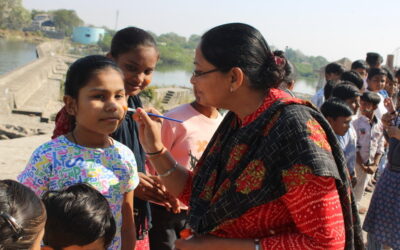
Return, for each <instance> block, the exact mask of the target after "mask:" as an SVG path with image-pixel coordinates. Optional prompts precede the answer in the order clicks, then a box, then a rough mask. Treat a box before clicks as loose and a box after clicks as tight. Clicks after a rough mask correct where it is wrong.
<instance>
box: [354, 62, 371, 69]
mask: <svg viewBox="0 0 400 250" xmlns="http://www.w3.org/2000/svg"><path fill="white" fill-rule="evenodd" d="M351 69H352V70H355V69H368V65H367V64H366V63H365V61H364V60H357V61H354V62H353V63H352V64H351Z"/></svg>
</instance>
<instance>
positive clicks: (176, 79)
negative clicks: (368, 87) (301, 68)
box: [152, 69, 317, 95]
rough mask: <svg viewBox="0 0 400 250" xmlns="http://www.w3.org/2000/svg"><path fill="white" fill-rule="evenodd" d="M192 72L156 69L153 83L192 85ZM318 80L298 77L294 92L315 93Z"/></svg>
mask: <svg viewBox="0 0 400 250" xmlns="http://www.w3.org/2000/svg"><path fill="white" fill-rule="evenodd" d="M191 75H192V74H191V72H187V71H184V70H179V69H177V70H171V71H166V72H159V71H155V72H154V76H153V82H152V85H154V86H171V85H174V86H182V87H189V88H190V87H191V84H190V77H191ZM316 86H317V80H307V79H297V80H296V83H295V85H294V92H299V93H304V94H309V95H314V94H315V88H316Z"/></svg>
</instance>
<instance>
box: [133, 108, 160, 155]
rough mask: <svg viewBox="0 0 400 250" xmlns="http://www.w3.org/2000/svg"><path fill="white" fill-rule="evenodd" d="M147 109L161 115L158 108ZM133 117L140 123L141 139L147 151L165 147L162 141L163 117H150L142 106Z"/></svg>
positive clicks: (155, 150)
mask: <svg viewBox="0 0 400 250" xmlns="http://www.w3.org/2000/svg"><path fill="white" fill-rule="evenodd" d="M147 111H148V112H151V113H154V114H160V115H161V113H160V112H158V111H157V110H156V109H148V110H147ZM133 119H134V120H135V121H136V122H137V123H138V124H139V139H140V143H141V144H142V146H143V148H144V150H145V151H146V152H147V153H149V152H158V151H160V150H162V149H163V147H164V145H163V143H162V141H161V123H162V119H161V118H158V117H151V118H150V117H149V116H148V115H147V113H146V112H145V111H144V110H143V109H141V108H138V109H136V113H135V114H133Z"/></svg>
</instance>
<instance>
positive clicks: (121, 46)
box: [0, 27, 400, 250]
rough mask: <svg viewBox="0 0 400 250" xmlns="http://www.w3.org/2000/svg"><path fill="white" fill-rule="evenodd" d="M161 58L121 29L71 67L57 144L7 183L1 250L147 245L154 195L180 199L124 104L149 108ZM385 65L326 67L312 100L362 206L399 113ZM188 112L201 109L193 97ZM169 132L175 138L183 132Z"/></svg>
mask: <svg viewBox="0 0 400 250" xmlns="http://www.w3.org/2000/svg"><path fill="white" fill-rule="evenodd" d="M370 55H371V54H370ZM277 56H280V55H279V54H278V55H277ZM372 56H374V55H372ZM158 58H159V53H158V50H157V47H156V43H155V41H154V39H153V38H152V37H151V35H150V34H148V33H147V32H145V31H143V30H141V29H138V28H133V27H130V28H126V29H123V30H121V31H119V32H117V33H116V35H115V36H114V38H113V41H112V46H111V51H110V53H108V54H107V56H99V55H93V56H87V57H84V58H81V59H78V60H77V61H76V62H75V63H73V64H72V65H71V67H70V68H69V70H68V72H67V76H66V81H65V96H64V103H65V107H64V108H63V109H62V110H61V111H60V112H59V114H58V115H57V118H56V129H55V131H54V136H53V140H51V141H49V142H46V143H45V144H43V145H41V146H40V147H39V148H37V149H36V150H35V151H34V153H33V155H32V157H31V159H30V160H29V162H28V164H27V166H26V168H25V170H24V171H23V172H22V173H21V174H20V175H19V176H18V181H19V183H18V182H16V181H12V180H3V181H0V249H35V250H36V249H40V248H41V247H42V249H43V248H44V249H66V250H67V249H107V248H108V249H135V247H136V249H149V247H150V243H149V240H148V236H147V234H148V231H149V229H150V227H151V220H150V215H151V210H150V205H149V201H151V202H154V203H156V204H159V205H161V208H162V209H163V210H164V209H165V208H164V207H166V208H167V209H169V208H172V207H174V206H176V201H175V200H174V199H172V198H171V196H170V195H169V194H168V192H167V191H166V190H165V188H163V186H162V185H161V182H160V180H159V178H157V177H156V176H150V175H147V174H146V168H145V165H146V164H145V161H146V153H145V152H144V150H143V148H142V147H141V145H140V143H139V135H138V127H137V124H136V123H135V121H134V120H133V119H132V116H131V115H127V107H130V108H138V107H141V106H142V103H141V101H140V98H139V97H138V94H139V93H140V92H141V90H143V89H144V88H145V87H146V86H147V85H148V84H149V83H150V82H151V78H152V73H153V71H154V69H155V66H156V63H157V61H158ZM379 61H380V58H379V57H378V58H377V60H375V61H374V60H371V58H367V62H368V63H369V64H370V65H369V67H368V66H367V65H366V64H365V63H364V62H363V61H361V60H359V61H356V62H354V63H353V65H352V71H348V72H344V69H343V67H342V66H340V65H338V64H336V63H332V64H329V65H327V67H326V80H327V84H326V85H325V87H324V88H323V89H321V90H319V91H318V92H317V94H316V96H315V98H313V100H314V101H315V104H316V105H317V106H318V107H320V110H321V112H322V113H323V114H324V115H325V117H326V119H327V120H328V121H329V123H330V124H331V127H332V128H333V130H334V132H335V133H336V135H337V138H338V141H339V143H340V145H341V147H342V149H343V151H344V154H345V157H346V159H347V166H348V169H349V173H350V175H351V177H352V182H353V187H354V194H355V197H356V200H357V201H358V202H359V201H360V200H361V197H362V195H363V192H364V189H365V188H366V186H367V185H368V183H369V181H370V179H371V175H372V174H374V173H375V172H376V171H377V170H378V167H379V164H380V163H381V162H382V161H383V160H382V156H383V155H385V139H384V136H383V126H382V123H381V121H380V119H381V118H382V116H383V114H384V113H386V112H394V107H393V103H397V109H399V106H400V100H399V94H398V90H397V89H396V85H397V82H398V80H400V79H399V78H400V71H397V72H396V74H395V76H394V75H393V74H392V72H390V70H387V69H382V68H381V67H380V63H379ZM288 82H289V80H288ZM383 90H385V91H383ZM126 96H128V99H127V98H126ZM185 108H186V109H188V110H190V111H191V109H194V110H197V111H196V112H198V113H199V112H200V113H202V112H201V111H200V110H203V111H204V108H199V107H198V106H196V102H194V103H193V104H190V105H189V106H188V105H186V106H185ZM191 112H192V113H193V111H191ZM207 112H208V111H207ZM207 112H206V113H207ZM213 112H214V111H213ZM213 112H211V113H210V114H214V113H215V112H214V113H213ZM180 113H184V112H181V111H180ZM186 113H189V112H186ZM171 114H173V113H171ZM203 114H204V113H203ZM216 114H217V117H218V123H219V122H220V121H221V117H220V116H219V115H218V112H217V113H216ZM210 116H211V115H210ZM212 116H215V115H212ZM166 124H167V125H168V123H166ZM193 126H194V125H193ZM213 126H214V125H213ZM214 127H215V128H216V127H217V125H215V126H214ZM215 128H214V129H215ZM165 129H166V130H168V131H169V132H168V134H169V135H172V134H173V133H175V132H174V131H179V130H182V131H183V129H184V128H175V127H169V128H167V127H165ZM185 129H186V128H185ZM185 136H187V134H185ZM208 137H209V136H208ZM169 139H170V140H172V139H171V138H169ZM175 139H176V138H175ZM175 139H174V140H175ZM165 140H168V138H165ZM173 147H174V146H173V143H172V141H171V149H170V150H171V151H173ZM188 148H190V146H188ZM186 161H188V159H186ZM182 164H183V163H182ZM184 165H185V164H184ZM186 165H190V162H187V164H186ZM20 183H21V184H20ZM138 186H139V187H138ZM135 189H136V190H135ZM134 190H135V191H134ZM134 192H135V195H134ZM39 197H40V198H41V199H40V198H39ZM157 206H158V205H156V206H153V207H155V208H158V209H160V207H157ZM183 209H187V208H183ZM160 211H161V210H160ZM153 212H154V209H153ZM360 212H362V209H361V208H360ZM163 213H165V212H164V211H163ZM154 214H157V213H156V212H154ZM160 214H162V213H161V212H160ZM165 216H167V215H166V214H164V215H163V216H162V217H160V218H159V219H158V220H155V221H157V223H161V222H162V220H163V218H164V217H165ZM168 216H170V217H171V220H172V219H176V218H178V217H176V218H175V217H174V218H173V216H172V215H168ZM183 217H185V216H184V215H183ZM157 225H158V224H157ZM155 228H157V227H155ZM162 230H163V231H165V230H166V229H165V228H162ZM158 237H160V236H158ZM42 239H43V241H42ZM171 244H172V243H168V244H167V245H169V246H171ZM41 245H42V246H41ZM43 245H44V246H43ZM155 249H156V248H155Z"/></svg>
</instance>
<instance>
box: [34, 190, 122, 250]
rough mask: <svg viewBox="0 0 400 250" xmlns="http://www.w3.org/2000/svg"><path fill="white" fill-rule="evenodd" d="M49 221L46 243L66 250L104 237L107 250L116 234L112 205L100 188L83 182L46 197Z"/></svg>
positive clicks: (50, 193)
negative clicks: (99, 190)
mask: <svg viewBox="0 0 400 250" xmlns="http://www.w3.org/2000/svg"><path fill="white" fill-rule="evenodd" d="M42 199H43V203H44V205H45V207H46V210H47V221H46V228H45V235H44V238H43V242H44V243H45V244H46V245H48V246H50V247H52V248H54V249H56V250H57V249H62V248H64V247H67V246H71V245H78V246H84V245H87V244H90V243H92V242H94V241H96V240H98V239H100V238H103V239H104V247H105V248H107V247H108V246H109V245H110V244H111V242H112V240H113V238H114V236H115V232H116V226H115V221H114V217H113V215H112V213H111V209H110V206H109V204H108V202H107V200H106V198H104V196H103V195H101V193H100V192H98V191H97V190H96V189H94V188H92V187H91V186H89V185H87V184H84V183H79V184H75V185H72V186H70V187H67V188H66V189H64V190H60V191H49V192H46V193H45V194H44V196H43V198H42Z"/></svg>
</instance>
